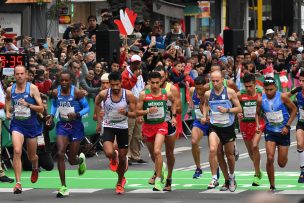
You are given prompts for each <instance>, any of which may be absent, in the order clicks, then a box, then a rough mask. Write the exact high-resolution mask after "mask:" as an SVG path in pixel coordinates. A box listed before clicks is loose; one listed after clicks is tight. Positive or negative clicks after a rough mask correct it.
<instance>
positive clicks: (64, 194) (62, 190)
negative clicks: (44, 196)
mask: <svg viewBox="0 0 304 203" xmlns="http://www.w3.org/2000/svg"><path fill="white" fill-rule="evenodd" d="M69 195H70V193H69V190H68V188H67V187H66V186H61V188H59V190H58V193H57V195H56V196H57V197H58V198H62V197H67V196H69Z"/></svg>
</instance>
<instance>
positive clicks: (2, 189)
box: [0, 188, 33, 193]
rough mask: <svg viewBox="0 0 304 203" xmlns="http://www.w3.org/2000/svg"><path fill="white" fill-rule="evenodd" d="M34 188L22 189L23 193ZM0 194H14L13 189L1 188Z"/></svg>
mask: <svg viewBox="0 0 304 203" xmlns="http://www.w3.org/2000/svg"><path fill="white" fill-rule="evenodd" d="M32 189H33V188H22V192H24V191H28V190H32ZM0 192H9V193H10V192H11V193H13V188H0Z"/></svg>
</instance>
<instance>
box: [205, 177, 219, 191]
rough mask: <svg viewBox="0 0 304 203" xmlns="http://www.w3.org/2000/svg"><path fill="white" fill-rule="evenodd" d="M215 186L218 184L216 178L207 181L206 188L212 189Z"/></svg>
mask: <svg viewBox="0 0 304 203" xmlns="http://www.w3.org/2000/svg"><path fill="white" fill-rule="evenodd" d="M217 186H219V182H218V180H216V179H214V178H212V180H211V182H210V183H209V185H208V187H207V189H214V188H216V187H217Z"/></svg>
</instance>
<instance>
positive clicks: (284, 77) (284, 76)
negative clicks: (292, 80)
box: [280, 70, 288, 88]
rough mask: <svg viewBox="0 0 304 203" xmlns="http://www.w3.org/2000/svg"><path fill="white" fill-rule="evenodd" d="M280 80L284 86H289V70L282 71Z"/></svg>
mask: <svg viewBox="0 0 304 203" xmlns="http://www.w3.org/2000/svg"><path fill="white" fill-rule="evenodd" d="M280 82H281V86H282V87H283V88H286V87H288V78H287V71H286V70H283V71H281V72H280Z"/></svg>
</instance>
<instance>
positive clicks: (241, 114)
mask: <svg viewBox="0 0 304 203" xmlns="http://www.w3.org/2000/svg"><path fill="white" fill-rule="evenodd" d="M236 96H237V97H238V100H239V101H241V96H242V95H241V92H237V93H236ZM237 115H238V118H240V119H242V118H243V110H242V112H240V113H238V114H237Z"/></svg>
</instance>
